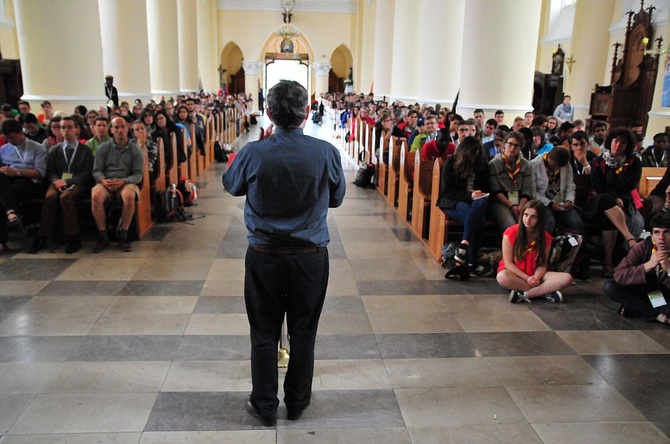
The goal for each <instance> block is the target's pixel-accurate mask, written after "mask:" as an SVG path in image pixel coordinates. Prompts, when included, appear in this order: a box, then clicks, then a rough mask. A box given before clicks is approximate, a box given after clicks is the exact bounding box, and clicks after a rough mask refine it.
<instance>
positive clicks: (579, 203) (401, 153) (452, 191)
mask: <svg viewBox="0 0 670 444" xmlns="http://www.w3.org/2000/svg"><path fill="white" fill-rule="evenodd" d="M322 100H323V101H324V102H325V103H326V104H327V105H329V106H330V109H331V112H332V113H333V117H334V122H336V123H335V128H334V129H335V130H337V131H338V136H337V137H338V138H339V139H340V141H341V143H342V145H343V147H344V148H345V150H347V152H348V154H349V155H350V156H351V157H352V158H353V159H357V160H360V161H361V162H366V163H368V162H373V163H374V164H375V165H376V167H377V174H376V177H375V179H374V180H375V182H374V183H373V184H372V185H373V186H375V187H376V188H377V189H378V190H379V192H380V193H382V194H383V195H384V196H385V197H386V199H387V201H388V202H389V204H391V205H393V206H394V207H395V208H397V209H398V212H399V214H400V217H401V218H403V219H404V220H406V221H407V222H408V223H410V226H411V227H412V230H413V231H414V232H415V234H416V235H417V236H418V237H419V238H421V239H423V240H424V241H425V243H426V246H427V247H428V249H429V250H430V252H431V253H432V254H433V256H434V257H435V258H436V259H439V260H441V261H442V262H443V265H445V266H447V268H449V269H448V271H447V273H446V276H445V277H455V278H459V279H468V278H470V277H482V276H492V275H494V274H496V275H497V278H498V282H499V283H500V284H501V286H502V287H504V288H506V289H507V290H509V291H510V292H511V293H510V302H521V301H528V300H530V299H531V298H533V297H538V296H543V297H545V298H546V299H547V300H550V301H552V302H560V301H562V295H561V293H560V289H561V288H562V287H565V286H567V285H570V283H571V282H572V281H573V278H574V279H575V280H577V281H579V280H583V281H589V280H590V278H591V277H592V275H593V273H594V271H593V270H592V267H591V265H592V263H593V262H595V260H596V258H598V259H599V260H600V263H601V264H602V269H601V270H602V271H601V274H602V277H604V278H612V277H614V276H615V269H616V267H617V265H618V264H619V263H620V262H621V260H622V259H623V258H624V257H626V255H627V254H628V253H629V252H630V251H631V250H632V249H633V248H635V246H636V245H637V244H638V243H640V242H639V241H641V240H643V238H645V236H649V231H650V230H651V229H652V225H651V221H652V219H653V218H654V217H655V216H657V215H659V214H664V212H670V168H669V167H668V166H669V165H670V153H668V137H669V136H668V134H666V133H660V134H656V135H654V137H653V145H651V146H648V147H645V146H644V144H643V141H644V137H643V135H642V131H643V124H642V123H640V122H631V123H630V125H629V126H628V127H618V128H609V127H608V124H607V123H606V122H603V121H595V122H589V126H588V127H587V125H586V123H585V122H584V121H581V120H572V116H568V115H567V114H566V113H565V112H563V111H564V107H563V106H559V107H557V111H558V113H557V114H558V115H555V116H544V115H536V114H534V113H533V112H527V113H526V114H525V115H524V117H521V116H519V117H516V118H514V119H513V121H512V122H513V123H512V125H511V127H508V126H507V125H506V124H505V115H504V112H503V111H502V110H498V111H497V112H496V113H495V118H493V119H488V120H487V119H486V117H485V113H484V111H483V110H481V109H477V110H475V111H474V113H473V117H472V118H468V117H464V116H460V115H458V114H457V113H455V112H453V111H450V110H448V109H445V108H442V107H440V106H439V105H437V106H435V107H431V106H428V105H425V104H424V105H419V104H414V105H405V104H404V103H403V102H401V101H395V102H393V103H387V102H384V101H375V100H374V97H373V96H372V95H367V96H366V95H363V94H361V95H355V94H349V95H344V96H341V95H340V96H336V95H332V94H330V95H325V96H324V97H323V98H322ZM568 102H569V100H568ZM363 109H365V110H366V111H365V112H364V113H362V112H361V111H362V110H363ZM373 109H374V112H373V111H372V110H373ZM372 120H374V123H373V122H372ZM587 129H588V131H587ZM528 213H531V214H528ZM527 219H534V221H535V225H532V227H537V226H538V224H537V220H539V227H540V228H541V229H540V230H534V229H531V228H532V227H531V225H529V223H528V221H527ZM510 230H514V235H512V234H511V232H510ZM647 230H649V231H647ZM487 232H489V233H495V235H494V236H493V239H495V240H496V241H497V246H498V248H500V238H501V234H502V239H503V242H502V252H501V255H499V256H498V257H499V258H501V259H502V260H500V261H499V264H501V265H499V268H498V269H497V270H496V269H495V264H494V263H491V261H482V260H481V255H480V254H479V249H480V246H481V245H482V239H483V238H484V236H485V235H486V233H487ZM517 232H518V233H530V234H529V235H525V234H524V235H517V234H516V233H517ZM542 233H546V235H547V236H548V238H547V241H546V242H540V240H541V239H542V237H543V236H542ZM566 233H567V234H570V236H569V238H572V239H573V240H572V241H571V242H573V243H574V244H575V245H572V247H573V248H574V249H575V250H576V251H575V252H573V253H574V254H573V256H572V257H573V260H571V261H570V262H571V263H568V264H566V263H562V267H563V268H564V269H561V270H559V271H564V272H565V273H559V274H558V275H554V274H552V273H554V271H551V270H552V263H549V257H548V256H549V254H550V253H551V252H552V251H551V250H550V248H552V241H553V239H555V238H558V237H559V236H564V235H565V234H566ZM528 236H530V238H529V237H528ZM519 239H520V240H519ZM529 239H530V240H529ZM453 241H456V242H455V244H456V247H455V249H454V248H452V249H449V248H446V247H447V245H448V244H449V243H450V242H453ZM515 241H516V243H515ZM647 242H651V240H648V241H647ZM538 244H542V247H541V248H540V249H539V251H538ZM668 247H669V248H670V245H669V246H668ZM545 248H546V249H547V251H544V250H543V249H545ZM445 251H452V254H453V260H451V261H449V260H447V259H448V258H447V257H445V256H444V254H443V253H444V252H445ZM531 257H532V260H531ZM524 261H526V262H528V263H530V265H529V264H528V263H526V265H527V268H524V267H522V266H519V264H523V263H524ZM666 262H667V261H666ZM504 264H507V266H505V265H504ZM515 264H516V265H515ZM510 267H511V269H512V271H511V274H510V271H509V268H510ZM669 268H670V267H669ZM503 270H507V271H506V272H505V273H502V274H501V271H503ZM537 270H539V271H538V272H536V271H537ZM547 270H550V271H547ZM547 273H549V274H547ZM568 273H569V274H568ZM520 281H523V282H520ZM545 287H546V288H545ZM668 294H669V296H670V290H669V292H668Z"/></svg>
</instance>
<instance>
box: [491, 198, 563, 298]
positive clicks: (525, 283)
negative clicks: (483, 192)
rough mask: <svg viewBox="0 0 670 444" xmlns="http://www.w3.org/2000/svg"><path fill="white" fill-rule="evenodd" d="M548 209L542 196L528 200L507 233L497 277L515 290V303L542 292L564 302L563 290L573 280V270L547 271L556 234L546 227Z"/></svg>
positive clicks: (513, 296) (513, 293)
mask: <svg viewBox="0 0 670 444" xmlns="http://www.w3.org/2000/svg"><path fill="white" fill-rule="evenodd" d="M544 211H546V210H545V208H544V205H542V202H540V201H539V200H536V199H533V200H530V201H528V203H526V205H525V206H524V208H523V211H522V212H521V216H520V217H519V223H518V224H516V225H512V226H511V227H509V228H508V229H507V230H505V233H503V241H502V253H503V257H502V260H501V261H500V264H499V266H498V275H497V276H496V280H497V281H498V283H499V284H500V285H501V286H502V287H503V288H505V289H508V290H511V291H510V295H509V301H510V302H511V303H513V304H517V303H519V302H522V301H524V302H530V300H531V299H532V298H536V297H539V296H544V297H545V299H547V300H548V301H550V302H563V295H562V294H561V292H560V291H559V290H561V289H563V288H565V287H567V286H568V285H570V283H571V282H572V276H570V274H569V273H559V272H556V271H547V267H548V262H549V252H550V250H551V241H552V239H553V238H552V237H551V235H550V234H549V233H547V232H546V231H545V229H544V218H545V216H544Z"/></svg>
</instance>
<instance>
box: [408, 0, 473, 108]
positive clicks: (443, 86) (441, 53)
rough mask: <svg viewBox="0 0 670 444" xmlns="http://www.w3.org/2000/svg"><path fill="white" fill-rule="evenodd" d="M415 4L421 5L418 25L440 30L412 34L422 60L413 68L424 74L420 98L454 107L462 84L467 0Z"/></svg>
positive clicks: (421, 79) (425, 0) (429, 1)
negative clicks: (461, 66)
mask: <svg viewBox="0 0 670 444" xmlns="http://www.w3.org/2000/svg"><path fill="white" fill-rule="evenodd" d="M416 5H417V6H416V7H418V8H419V9H420V10H419V27H418V29H419V30H428V29H439V30H440V31H439V33H433V32H422V31H421V32H418V33H414V34H413V35H414V36H416V37H417V44H416V49H417V51H418V54H419V64H420V65H418V66H420V68H419V69H418V70H416V69H415V70H414V72H415V75H416V73H420V75H421V77H420V81H418V82H416V83H417V93H418V96H419V97H418V99H419V102H420V103H429V104H437V103H440V104H442V105H448V106H449V107H451V106H452V105H453V104H454V99H455V98H456V94H457V93H458V88H459V87H460V85H461V70H460V68H459V67H460V63H461V55H462V54H463V20H464V19H465V0H451V1H449V2H445V1H444V0H423V1H422V2H417V3H416Z"/></svg>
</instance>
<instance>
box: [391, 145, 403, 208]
mask: <svg viewBox="0 0 670 444" xmlns="http://www.w3.org/2000/svg"><path fill="white" fill-rule="evenodd" d="M403 140H404V141H405V142H406V141H407V139H404V138H395V137H392V138H391V144H390V146H389V166H388V193H387V194H386V201H387V202H388V203H389V204H390V205H391V206H392V207H393V208H396V207H397V206H398V201H397V199H398V176H399V171H400V148H401V146H402V141H403Z"/></svg>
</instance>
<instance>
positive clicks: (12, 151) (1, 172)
mask: <svg viewBox="0 0 670 444" xmlns="http://www.w3.org/2000/svg"><path fill="white" fill-rule="evenodd" d="M0 132H2V135H3V136H4V138H5V140H6V141H7V143H5V144H4V145H3V146H2V147H0V252H3V251H5V250H6V249H7V241H8V236H9V234H8V231H7V229H8V228H13V227H17V226H19V225H21V219H20V217H19V213H18V207H19V204H20V203H22V202H28V201H30V200H32V199H36V198H40V197H42V196H43V195H44V187H43V186H42V179H43V178H44V177H45V176H46V172H47V153H46V150H45V149H44V147H43V146H42V145H40V144H39V143H37V142H35V141H32V140H30V139H28V138H27V137H26V135H25V134H24V133H23V127H22V125H21V123H20V122H19V121H17V120H14V119H7V120H5V121H4V122H2V127H0Z"/></svg>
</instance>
